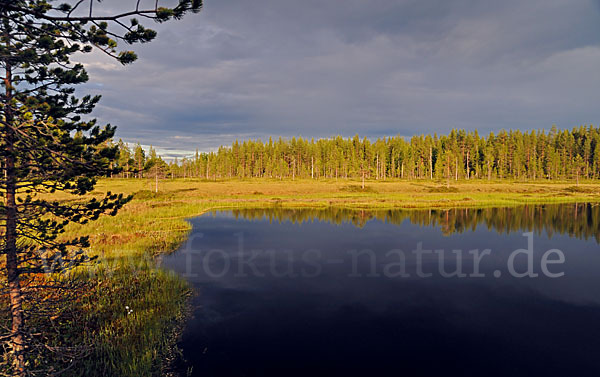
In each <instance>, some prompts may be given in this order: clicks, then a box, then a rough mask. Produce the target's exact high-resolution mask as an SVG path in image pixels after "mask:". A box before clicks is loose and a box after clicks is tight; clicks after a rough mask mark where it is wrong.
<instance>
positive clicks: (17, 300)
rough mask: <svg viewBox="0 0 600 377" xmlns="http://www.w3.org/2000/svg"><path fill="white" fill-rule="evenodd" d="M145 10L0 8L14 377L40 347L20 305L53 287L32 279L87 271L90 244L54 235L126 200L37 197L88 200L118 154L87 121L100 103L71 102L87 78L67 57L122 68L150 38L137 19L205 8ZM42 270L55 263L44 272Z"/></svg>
mask: <svg viewBox="0 0 600 377" xmlns="http://www.w3.org/2000/svg"><path fill="white" fill-rule="evenodd" d="M144 4H145V2H143V1H135V0H132V1H131V2H130V7H131V8H130V9H129V10H126V11H124V12H122V13H115V14H111V15H106V14H105V13H99V12H98V10H99V8H102V7H103V4H102V3H101V2H100V1H96V0H73V1H64V2H56V1H52V0H0V24H1V25H2V29H1V30H0V65H1V66H2V70H3V72H2V75H3V77H2V88H1V91H2V93H1V94H0V160H2V162H3V164H2V170H3V171H2V174H1V175H0V194H1V195H2V197H3V199H4V200H3V203H2V204H1V205H0V222H1V228H2V240H1V241H0V242H1V245H0V246H1V250H2V253H3V254H4V255H5V258H6V265H5V267H4V268H3V269H2V275H3V277H4V278H5V279H6V282H7V283H6V285H7V290H8V295H9V300H10V317H11V319H12V327H11V329H10V334H8V338H9V339H10V340H9V347H8V349H9V351H10V357H11V359H12V371H10V372H8V373H12V374H13V375H15V376H25V375H30V374H31V373H32V372H33V370H35V369H36V368H37V366H36V365H34V364H35V363H36V360H38V358H37V357H36V352H37V351H38V350H39V349H43V348H44V347H43V345H42V346H40V347H39V348H35V347H34V344H36V343H34V342H33V335H32V334H31V333H30V332H29V331H28V329H27V323H26V319H27V318H29V316H30V314H31V313H26V312H25V311H26V310H28V308H29V307H30V306H31V305H30V304H28V305H25V304H26V302H25V300H30V299H31V298H30V297H29V296H28V295H29V294H31V292H33V291H34V290H35V289H36V288H37V289H39V290H43V289H49V288H48V286H49V285H48V284H44V283H42V284H40V285H36V281H37V280H35V279H33V277H32V274H40V273H60V272H63V271H64V270H67V269H70V268H73V267H74V266H77V265H79V264H81V263H84V262H85V261H86V260H87V258H86V257H85V255H84V254H83V253H82V252H81V251H80V250H81V248H82V247H86V246H87V245H88V240H87V238H86V237H79V238H75V239H72V240H68V241H64V240H63V241H59V238H58V236H59V235H60V234H61V233H62V232H63V231H64V229H65V226H66V225H67V224H69V223H70V222H78V223H85V222H86V221H89V220H95V219H97V218H98V217H99V216H100V215H101V214H104V213H110V214H113V215H114V214H115V213H116V211H117V210H118V209H120V208H121V207H122V206H123V205H124V203H125V202H126V201H127V198H124V197H123V196H122V195H116V194H111V193H108V194H107V195H106V196H105V197H104V198H102V199H99V200H98V199H92V200H89V201H87V202H85V201H81V200H80V201H68V202H58V201H50V200H47V199H45V196H43V195H41V194H46V193H52V192H55V191H62V192H66V193H69V194H73V195H76V196H80V195H83V194H86V193H88V192H90V191H91V190H92V189H93V187H94V185H95V183H96V177H97V176H100V175H109V174H110V172H111V170H112V169H111V167H110V166H111V162H112V161H115V158H116V157H117V152H118V147H117V146H111V145H110V140H111V138H112V137H113V135H114V132H115V128H114V127H112V126H110V125H108V126H105V127H101V126H99V125H97V124H96V121H95V120H93V119H88V118H87V116H88V114H90V113H91V112H92V110H93V109H94V106H95V105H96V104H97V103H98V101H99V99H100V98H99V97H98V96H96V97H92V96H84V97H82V98H76V97H75V95H74V91H75V89H74V86H75V85H77V84H81V83H85V82H86V81H87V80H88V75H87V73H86V71H85V69H84V67H83V65H82V64H77V63H75V62H73V61H72V57H73V55H74V54H75V53H79V52H82V53H87V52H90V51H92V50H93V49H99V50H100V51H102V52H104V53H106V54H108V55H110V56H112V57H114V58H115V59H117V60H118V61H119V62H121V63H122V64H128V63H132V62H133V61H134V60H135V59H136V55H135V53H134V52H132V51H128V50H121V51H120V50H118V45H119V44H120V42H125V43H127V44H133V43H145V42H149V41H151V40H152V39H154V37H155V36H156V32H155V31H153V30H151V29H147V28H146V27H144V26H143V25H142V24H140V22H139V21H138V20H137V19H136V18H135V17H136V16H138V17H143V18H144V19H148V18H149V19H151V20H154V21H157V22H163V21H167V20H170V19H179V18H181V17H182V16H183V15H184V14H185V13H187V12H189V11H198V10H199V9H200V7H201V1H199V0H180V1H179V3H178V4H177V5H176V6H175V7H172V8H166V7H162V6H161V2H159V1H156V2H155V1H152V4H151V5H149V8H145V7H143V5H144ZM48 261H60V263H52V264H51V266H52V267H51V268H48V263H47V262H48ZM24 287H26V288H24ZM42 373H44V372H42Z"/></svg>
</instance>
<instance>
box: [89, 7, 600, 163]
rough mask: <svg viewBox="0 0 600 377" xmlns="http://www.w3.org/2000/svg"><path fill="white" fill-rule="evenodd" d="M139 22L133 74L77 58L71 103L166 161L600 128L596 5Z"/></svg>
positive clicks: (235, 10) (258, 12)
mask: <svg viewBox="0 0 600 377" xmlns="http://www.w3.org/2000/svg"><path fill="white" fill-rule="evenodd" d="M131 3H132V1H131V0H104V1H103V2H102V4H103V6H106V7H107V8H106V9H107V10H108V9H110V8H111V7H125V6H126V5H128V4H131ZM148 26H150V27H154V28H155V29H156V30H157V31H158V33H159V34H158V37H157V38H156V40H155V41H153V42H151V43H149V44H146V45H143V46H140V45H136V46H134V48H133V49H134V50H135V51H136V52H137V54H138V55H139V60H138V61H137V62H136V63H134V64H133V65H129V66H126V67H122V66H120V65H119V64H118V63H116V62H115V61H112V60H111V59H109V58H108V57H105V56H102V55H101V54H99V53H94V54H91V55H87V56H85V57H84V58H82V61H83V62H84V63H85V65H86V68H87V70H88V72H89V73H90V81H89V82H88V83H87V84H85V86H84V87H82V88H80V91H82V92H86V93H94V94H95V93H99V94H102V96H103V99H102V101H101V102H100V104H99V106H98V107H97V109H96V111H95V113H94V114H95V116H96V117H97V118H98V119H99V120H100V121H101V122H103V123H111V124H113V125H117V126H118V131H117V137H118V138H122V139H123V140H125V141H127V142H129V143H137V142H139V143H141V144H143V145H153V146H154V147H156V148H158V150H159V153H162V154H163V155H165V156H167V157H168V156H175V155H186V154H191V153H192V152H193V151H195V150H196V149H199V150H200V151H209V150H214V149H216V148H218V147H219V146H220V145H228V144H230V143H231V142H232V141H234V140H236V139H238V140H245V139H248V138H260V139H262V140H266V139H268V137H269V136H272V137H274V138H277V137H280V136H281V137H284V138H291V137H293V136H296V137H297V136H302V137H305V138H321V137H331V136H336V135H342V136H345V137H349V136H353V135H355V134H357V133H358V134H359V135H360V136H361V137H362V136H366V137H369V138H377V137H381V136H395V135H402V136H407V137H410V136H412V135H415V134H423V133H425V134H427V133H438V134H440V133H447V132H449V131H450V130H451V129H452V128H464V129H467V130H473V129H478V130H479V132H480V134H481V133H484V134H487V133H488V132H490V131H493V132H497V131H499V130H501V129H521V130H531V129H541V128H544V129H549V128H550V127H552V125H553V124H556V125H557V126H558V127H560V128H572V127H574V126H579V125H583V124H595V125H598V124H600V106H599V105H600V104H599V101H598V100H599V99H600V93H599V91H600V0H527V1H524V0H503V1H497V0H495V1H486V0H480V1H475V0H454V1H452V0H303V1H298V0H253V1H249V0H204V8H203V10H202V11H201V12H200V13H199V14H190V15H187V16H186V17H185V18H184V19H183V20H181V21H173V22H168V23H165V24H161V25H156V24H153V23H151V24H150V25H148ZM126 48H127V47H126ZM129 48H130V47H129Z"/></svg>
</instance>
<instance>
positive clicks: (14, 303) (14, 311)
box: [4, 33, 26, 376]
mask: <svg viewBox="0 0 600 377" xmlns="http://www.w3.org/2000/svg"><path fill="white" fill-rule="evenodd" d="M7 34H8V33H7ZM9 37H10V36H9V35H6V40H7V42H6V43H7V45H8V44H9V42H8V40H9ZM5 72H6V77H5V78H4V84H5V87H6V99H5V102H4V105H5V107H4V113H5V120H6V124H7V127H6V135H5V138H6V140H5V142H6V152H7V158H6V234H5V238H6V245H5V248H6V249H5V251H4V252H5V253H6V276H7V280H8V293H9V298H10V314H11V319H12V327H11V341H10V345H11V348H12V354H13V366H14V372H13V373H14V376H25V346H26V344H25V338H24V337H23V330H24V326H25V323H24V318H23V292H22V290H21V281H20V278H19V260H18V255H17V203H16V191H17V190H16V171H15V160H14V156H13V155H12V151H13V143H14V141H13V134H12V133H13V130H12V128H11V127H12V126H13V114H12V109H11V102H12V67H11V65H10V63H8V62H6V61H5Z"/></svg>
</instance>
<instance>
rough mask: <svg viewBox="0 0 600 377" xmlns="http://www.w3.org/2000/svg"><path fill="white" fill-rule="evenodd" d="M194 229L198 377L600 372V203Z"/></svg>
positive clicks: (189, 359)
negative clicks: (599, 355) (599, 358)
mask: <svg viewBox="0 0 600 377" xmlns="http://www.w3.org/2000/svg"><path fill="white" fill-rule="evenodd" d="M190 221H191V223H192V225H193V230H192V232H191V234H190V238H189V240H188V242H186V243H185V244H184V245H182V246H181V248H180V249H179V250H178V251H176V252H175V253H173V254H172V255H169V256H166V257H164V258H163V260H162V263H163V266H165V267H166V268H168V269H171V270H173V271H175V272H176V273H179V274H181V275H182V276H184V277H185V278H186V279H187V280H188V281H190V282H191V284H192V285H193V287H194V288H195V289H196V291H197V294H196V295H195V296H194V298H193V299H192V315H191V318H190V319H189V320H188V322H187V324H186V326H185V329H184V331H183V335H182V339H181V341H180V343H179V345H180V346H181V347H182V349H183V357H184V358H185V363H183V362H181V363H179V365H178V368H179V369H181V370H187V371H188V373H189V375H193V376H338V375H339V376H376V375H378V376H391V375H394V376H398V375H402V376H428V377H431V376H441V375H443V376H598V375H600V362H598V354H599V353H600V289H599V287H600V246H599V240H600V207H599V206H598V205H592V204H568V205H546V206H524V207H519V208H496V209H494V208H489V209H453V210H430V211H403V210H390V211H351V210H342V209H333V208H329V209H306V210H289V209H277V208H271V209H257V210H235V211H217V212H212V213H207V214H205V215H203V216H200V217H197V218H194V219H191V220H190Z"/></svg>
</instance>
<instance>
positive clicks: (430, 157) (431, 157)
mask: <svg viewBox="0 0 600 377" xmlns="http://www.w3.org/2000/svg"><path fill="white" fill-rule="evenodd" d="M429 179H433V148H431V147H429Z"/></svg>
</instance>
